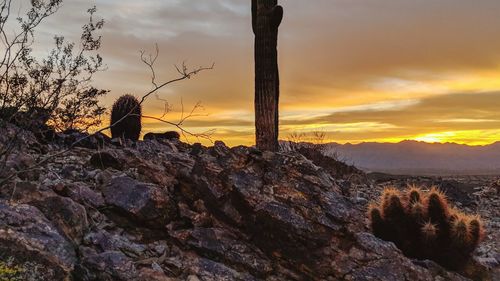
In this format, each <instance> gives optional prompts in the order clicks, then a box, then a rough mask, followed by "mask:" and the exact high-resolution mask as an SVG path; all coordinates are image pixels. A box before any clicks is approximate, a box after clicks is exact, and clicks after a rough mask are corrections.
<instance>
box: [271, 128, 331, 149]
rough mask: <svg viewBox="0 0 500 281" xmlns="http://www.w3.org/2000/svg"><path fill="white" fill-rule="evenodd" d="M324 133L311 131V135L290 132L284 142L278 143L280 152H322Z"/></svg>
mask: <svg viewBox="0 0 500 281" xmlns="http://www.w3.org/2000/svg"><path fill="white" fill-rule="evenodd" d="M325 137H326V133H325V132H323V131H313V132H311V133H304V132H292V133H291V134H289V135H288V138H287V140H286V141H280V144H279V145H280V151H298V150H299V149H300V148H303V147H305V148H309V149H317V150H322V144H323V143H324V141H325Z"/></svg>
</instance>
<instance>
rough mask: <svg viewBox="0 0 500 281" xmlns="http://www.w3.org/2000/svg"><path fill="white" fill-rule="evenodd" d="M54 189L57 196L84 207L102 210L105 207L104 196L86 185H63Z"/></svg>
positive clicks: (77, 183) (78, 183)
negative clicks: (67, 198)
mask: <svg viewBox="0 0 500 281" xmlns="http://www.w3.org/2000/svg"><path fill="white" fill-rule="evenodd" d="M53 189H54V191H55V192H56V193H57V194H59V195H61V196H64V197H69V198H71V200H73V201H75V202H78V203H79V204H82V205H84V206H85V205H88V206H91V207H93V208H102V207H104V206H105V202H104V197H103V196H102V194H101V193H100V192H99V193H98V192H96V191H94V190H92V189H91V188H89V187H88V186H87V185H86V184H84V183H81V182H76V183H72V184H61V185H58V186H55V187H54V188H53Z"/></svg>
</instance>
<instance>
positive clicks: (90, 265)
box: [73, 248, 141, 281]
mask: <svg viewBox="0 0 500 281" xmlns="http://www.w3.org/2000/svg"><path fill="white" fill-rule="evenodd" d="M80 252H81V256H82V257H81V261H80V263H79V264H78V266H77V268H76V270H75V272H74V274H73V277H74V278H75V280H77V281H92V280H102V281H108V280H109V281H129V280H133V281H139V280H141V279H140V278H139V272H138V271H137V269H136V267H135V265H134V262H133V261H132V260H131V259H130V258H128V257H127V256H125V255H124V254H123V253H121V252H114V251H109V252H103V253H95V251H93V250H92V249H90V248H82V249H80Z"/></svg>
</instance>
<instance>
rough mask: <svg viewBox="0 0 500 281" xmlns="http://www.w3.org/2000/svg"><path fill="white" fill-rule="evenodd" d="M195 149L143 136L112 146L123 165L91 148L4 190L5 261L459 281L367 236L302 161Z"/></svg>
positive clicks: (79, 275)
mask: <svg viewBox="0 0 500 281" xmlns="http://www.w3.org/2000/svg"><path fill="white" fill-rule="evenodd" d="M46 149H52V150H54V151H58V150H60V149H63V147H59V146H57V145H54V146H52V147H50V148H49V147H47V148H46ZM195 149H196V153H192V150H193V147H192V146H190V145H186V144H183V143H180V142H178V141H175V142H169V141H165V143H159V142H157V141H144V142H138V143H137V144H136V146H135V147H134V148H120V147H112V146H111V147H108V148H107V150H106V153H110V155H113V159H115V160H116V163H120V165H119V166H117V165H110V166H109V167H107V168H106V167H105V166H99V167H97V168H94V167H93V166H92V165H90V164H89V162H90V159H91V158H92V156H93V155H94V154H96V153H99V152H97V151H94V150H91V149H87V148H82V149H76V150H72V151H70V152H68V153H67V154H65V155H64V157H61V158H58V159H53V160H51V161H48V162H47V163H46V164H45V165H43V167H41V168H40V170H39V171H38V173H39V176H38V177H37V180H36V181H32V182H28V183H29V185H28V183H26V182H27V181H26V180H23V179H20V178H18V179H16V180H17V181H19V182H25V186H28V187H30V188H25V189H23V192H21V193H18V195H16V196H14V197H12V198H13V200H12V201H10V202H8V201H7V199H10V196H9V195H10V194H11V192H10V191H12V190H7V191H6V192H2V193H1V194H5V195H2V196H3V198H2V199H0V258H6V257H7V256H8V257H13V258H14V259H15V260H16V262H19V263H22V262H24V261H26V260H30V259H32V260H33V262H36V263H38V264H42V265H44V268H45V269H47V272H48V273H50V272H52V276H57V277H54V278H53V279H47V280H68V279H71V278H72V279H73V280H214V281H215V280H367V279H369V278H371V279H370V280H466V279H465V278H463V277H461V276H459V275H457V274H454V273H450V272H447V271H444V270H442V269H439V270H432V269H429V268H430V267H429V266H427V267H422V266H419V265H416V264H415V263H414V262H412V261H411V260H409V259H407V258H405V257H404V256H403V255H402V254H401V252H400V251H399V250H397V249H396V248H395V246H394V245H393V244H392V243H387V242H384V241H381V240H379V239H377V238H375V237H374V236H373V235H371V234H369V233H366V232H365V231H366V227H365V222H364V217H365V215H364V208H363V207H361V206H358V205H357V204H356V203H354V201H352V200H351V199H350V198H348V197H344V196H343V195H341V192H340V191H339V184H338V182H339V181H340V179H337V178H335V177H334V175H335V173H332V172H331V171H328V170H325V169H323V168H322V167H319V166H316V165H315V164H314V163H313V162H312V161H310V160H308V159H307V158H305V157H304V156H302V155H301V154H298V153H268V152H266V153H261V152H260V151H258V150H255V149H253V148H248V147H235V148H228V147H226V146H225V145H224V144H223V143H221V142H217V143H215V145H214V146H213V147H210V148H205V147H202V146H199V145H198V146H196V147H195ZM101 153H102V152H101ZM94 157H95V156H94ZM332 161H333V160H332ZM67 167H72V168H71V170H70V171H68V168H67ZM104 168H106V169H104ZM103 169H104V170H103ZM329 169H331V167H329ZM63 170H64V171H65V172H63ZM343 176H344V175H342V177H343ZM26 178H28V179H29V178H30V177H26ZM13 186H14V185H11V184H9V185H7V186H5V189H8V188H13ZM20 186H22V185H20ZM40 194H42V195H43V196H41V195H40ZM40 196H41V197H40ZM37 198H38V199H37ZM19 203H23V204H19ZM51 204H52V205H51ZM79 214H80V215H79ZM435 268H439V267H438V266H437V265H436V266H435ZM48 273H47V274H48Z"/></svg>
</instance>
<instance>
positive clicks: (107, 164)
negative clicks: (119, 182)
mask: <svg viewBox="0 0 500 281" xmlns="http://www.w3.org/2000/svg"><path fill="white" fill-rule="evenodd" d="M90 164H91V165H92V166H94V167H95V168H98V169H103V170H104V169H107V168H113V169H117V170H120V169H122V162H121V161H120V160H118V159H117V158H116V157H115V156H113V155H112V154H111V153H109V152H106V151H100V152H97V153H95V154H94V155H92V157H91V158H90Z"/></svg>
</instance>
